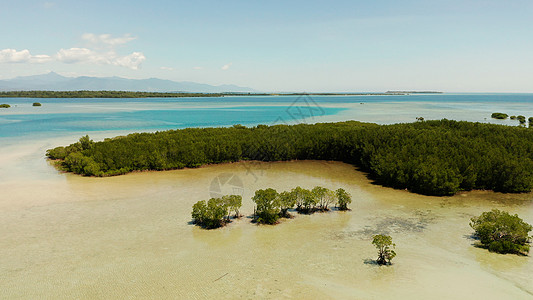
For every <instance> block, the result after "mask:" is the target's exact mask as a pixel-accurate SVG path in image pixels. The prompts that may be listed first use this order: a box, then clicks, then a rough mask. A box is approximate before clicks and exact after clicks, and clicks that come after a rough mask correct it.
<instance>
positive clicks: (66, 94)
mask: <svg viewBox="0 0 533 300" xmlns="http://www.w3.org/2000/svg"><path fill="white" fill-rule="evenodd" d="M419 93H433V92H391V91H389V92H386V93H230V92H227V93H187V92H171V93H161V92H130V91H8V92H0V98H181V97H224V96H304V95H310V96H390V95H409V94H419ZM435 93H437V92H435Z"/></svg>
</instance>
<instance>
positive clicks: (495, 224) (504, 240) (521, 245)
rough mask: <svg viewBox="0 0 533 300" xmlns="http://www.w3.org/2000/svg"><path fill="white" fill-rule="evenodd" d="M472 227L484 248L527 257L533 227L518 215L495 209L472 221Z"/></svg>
mask: <svg viewBox="0 0 533 300" xmlns="http://www.w3.org/2000/svg"><path fill="white" fill-rule="evenodd" d="M471 221H472V222H471V223H470V226H471V227H472V229H474V231H475V233H474V235H475V236H476V237H477V238H478V239H479V241H480V243H481V245H479V246H480V247H482V248H487V249H489V251H491V252H497V253H502V254H505V253H514V254H521V255H527V254H528V252H529V242H530V239H531V237H530V236H529V232H530V231H531V230H532V229H533V227H532V226H531V225H530V224H528V223H526V222H524V220H522V219H521V218H520V217H518V215H516V214H515V215H511V214H509V213H508V212H506V211H500V210H498V209H493V210H492V211H488V212H484V213H482V214H481V215H480V216H479V217H474V218H472V219H471Z"/></svg>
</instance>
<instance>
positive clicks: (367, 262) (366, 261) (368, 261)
mask: <svg viewBox="0 0 533 300" xmlns="http://www.w3.org/2000/svg"><path fill="white" fill-rule="evenodd" d="M363 263H364V264H365V265H372V266H378V267H379V264H378V262H377V261H376V260H375V259H371V258H365V259H363Z"/></svg>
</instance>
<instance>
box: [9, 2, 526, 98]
mask: <svg viewBox="0 0 533 300" xmlns="http://www.w3.org/2000/svg"><path fill="white" fill-rule="evenodd" d="M532 16H533V1H531V0H506V1H505V0H497V1H496V0H461V1H459V0H448V1H443V0H442V1H441V0H402V1H398V0H373V1H368V0H365V1H360V0H351V1H334V0H331V1H314V0H307V1H299V0H298V1H290V0H285V1H278V0H269V1H257V0H245V1H234V0H225V1H207V0H196V1H179V0H174V1H170V0H169V1H166V0H151V1H131V0H128V1H123V0H114V1H100V0H91V1H86V0H85V1H75V0H69V1H67V0H48V1H30V0H2V1H0V37H1V38H0V79H8V78H13V77H16V76H27V75H36V74H43V73H47V72H50V71H54V72H57V73H59V74H61V75H64V76H70V77H76V76H97V77H109V76H119V77H125V78H136V79H143V78H152V77H156V78H161V79H169V80H175V81H194V82H200V83H207V84H214V85H219V84H236V85H239V86H246V87H251V88H254V89H256V90H259V91H265V92H282V91H284V92H381V91H387V90H438V91H445V92H533V17H532Z"/></svg>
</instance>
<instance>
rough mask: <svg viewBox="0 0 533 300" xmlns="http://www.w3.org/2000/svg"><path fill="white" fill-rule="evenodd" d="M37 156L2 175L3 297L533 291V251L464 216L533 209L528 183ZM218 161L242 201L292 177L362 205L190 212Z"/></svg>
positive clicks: (304, 167) (519, 295)
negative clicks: (89, 170) (62, 168)
mask: <svg viewBox="0 0 533 300" xmlns="http://www.w3.org/2000/svg"><path fill="white" fill-rule="evenodd" d="M36 151H37V150H36ZM31 161H32V160H27V163H26V165H24V164H22V166H23V167H24V166H27V168H28V169H30V168H31V166H32V165H33V164H34V163H32V162H31ZM42 163H44V165H41V166H40V167H39V168H38V170H42V171H43V172H45V173H46V174H48V175H46V176H45V175H42V174H41V175H42V176H41V175H35V176H34V177H33V178H32V177H31V176H29V177H27V180H26V181H24V182H23V183H22V182H18V183H16V184H15V181H11V182H7V183H6V182H4V183H0V189H1V190H2V191H3V193H2V194H3V196H2V198H3V199H1V201H0V204H1V205H0V223H1V224H0V235H1V236H2V240H1V241H0V271H1V272H0V296H1V297H2V298H26V299H28V298H55V299H60V298H84V299H87V298H118V297H121V298H125V297H126V298H162V299H165V298H184V299H195V298H198V299H201V298H215V297H217V298H227V299H229V298H244V299H249V298H277V299H280V298H281V299H291V298H300V299H301V298H307V299H327V298H332V299H333V298H336V299H353V298H358V299H378V298H396V299H406V298H410V299H412V298H448V299H461V298H466V297H471V298H483V299H503V298H506V299H527V298H533V279H532V277H531V276H530V274H532V273H533V262H532V259H531V257H520V256H515V255H505V256H501V255H498V254H493V253H488V252H487V251H486V250H483V249H478V248H474V247H472V246H471V244H472V242H473V241H472V240H471V239H470V238H469V235H470V234H471V233H472V230H471V229H470V228H469V226H468V222H469V218H470V217H471V216H473V215H477V214H479V213H481V212H482V211H485V210H488V209H491V208H500V209H506V210H509V211H511V212H513V213H519V214H520V215H521V216H522V217H523V218H524V219H525V220H526V221H528V222H530V223H533V203H532V201H531V199H532V195H531V194H521V195H502V194H497V193H492V192H482V191H476V192H470V193H463V194H460V195H457V196H454V197H427V196H420V195H416V194H412V193H409V192H406V191H401V190H393V189H389V188H383V187H380V186H377V185H373V184H371V182H370V181H369V180H368V179H367V178H366V176H365V175H364V174H363V173H361V172H359V171H357V170H355V169H354V168H353V167H352V166H350V165H347V164H343V163H338V162H323V161H295V162H275V163H250V162H248V163H233V164H222V165H216V166H207V167H202V168H198V169H185V170H176V171H165V172H142V173H132V174H128V175H125V176H118V177H110V178H87V177H81V176H77V175H72V174H61V173H59V172H57V171H55V170H53V168H52V169H50V168H51V166H49V165H47V164H46V162H42ZM19 166H20V165H19ZM221 174H223V175H222V176H223V177H224V176H226V177H227V176H228V174H229V175H230V176H233V177H235V178H238V179H240V181H241V182H242V187H240V188H242V192H243V196H244V197H243V198H244V200H243V207H242V209H241V212H242V213H243V214H245V215H249V214H251V213H252V211H253V203H252V202H251V200H250V197H251V196H252V194H253V192H254V191H255V190H257V189H260V188H267V187H274V188H276V189H278V190H279V191H281V190H285V189H290V188H292V187H294V186H297V185H300V186H302V187H307V188H311V187H313V186H315V185H322V186H325V187H328V188H338V187H342V188H345V189H346V190H347V191H349V192H350V193H351V194H352V196H353V201H354V202H353V204H352V208H353V210H352V211H351V212H346V213H343V212H330V213H324V214H315V215H311V216H307V215H296V217H295V218H294V219H292V220H286V221H283V222H282V223H281V224H279V225H277V226H256V225H253V224H251V223H250V220H249V219H248V218H242V219H240V220H237V221H235V222H233V223H232V224H230V225H229V226H227V227H226V228H222V229H218V230H202V229H200V228H197V227H195V226H193V225H190V224H189V221H190V210H191V206H192V204H193V203H194V202H196V201H198V200H202V199H207V198H209V197H210V194H211V193H212V192H213V186H212V182H213V180H216V179H217V178H219V176H221ZM15 177H16V176H15ZM233 189H235V186H230V185H229V184H228V185H223V186H222V190H223V191H224V192H229V191H231V190H233ZM376 233H388V234H390V235H392V236H393V239H394V241H395V243H396V245H397V253H398V256H397V258H395V260H394V262H395V264H394V265H393V266H391V267H378V266H376V265H374V264H373V263H372V259H375V256H376V251H375V249H374V248H373V246H372V245H371V243H370V241H371V236H372V235H373V234H376Z"/></svg>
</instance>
